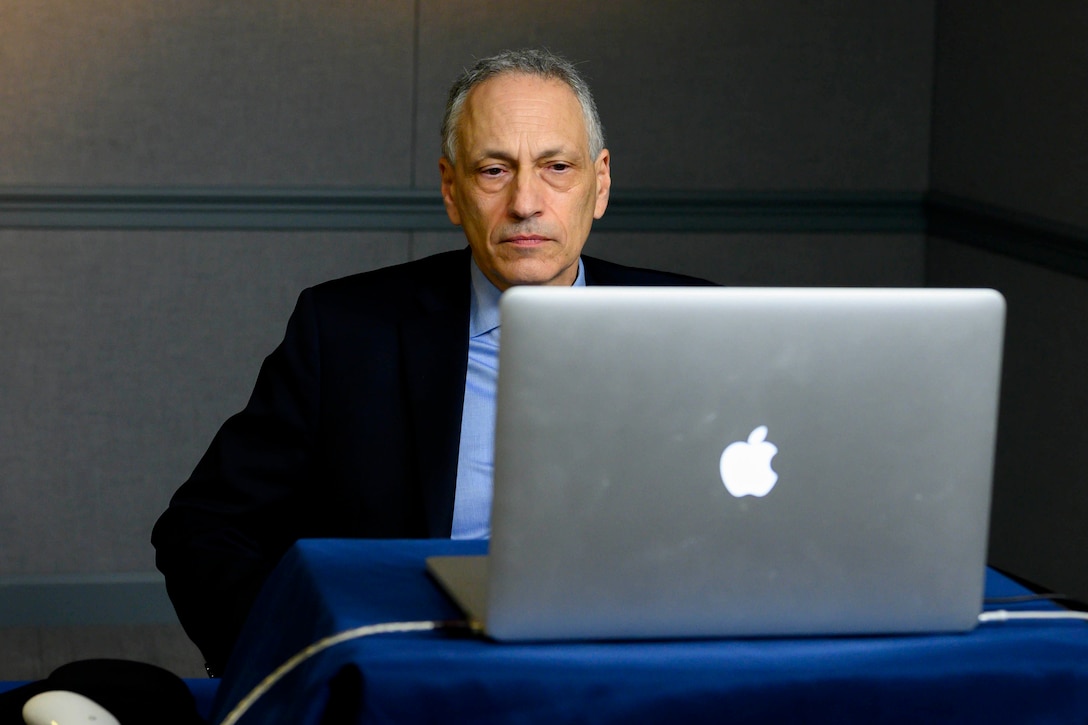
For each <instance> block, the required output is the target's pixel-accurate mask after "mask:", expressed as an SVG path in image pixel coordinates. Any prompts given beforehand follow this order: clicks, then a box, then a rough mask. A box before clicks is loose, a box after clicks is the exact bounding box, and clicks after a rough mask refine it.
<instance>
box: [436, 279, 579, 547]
mask: <svg viewBox="0 0 1088 725" xmlns="http://www.w3.org/2000/svg"><path fill="white" fill-rule="evenodd" d="M471 277H472V301H471V303H470V305H471V307H470V311H469V323H468V336H469V339H468V376H467V377H466V378H465V407H464V411H463V412H462V414H461V444H460V448H459V450H458V455H457V492H456V494H455V496H454V501H453V533H452V537H453V538H454V539H486V538H489V537H490V536H491V480H492V476H493V473H494V463H493V462H494V459H495V392H496V384H497V382H498V375H499V297H500V296H502V293H501V292H499V288H498V287H496V286H495V285H493V284H491V282H490V280H488V279H487V277H485V276H484V273H483V272H481V271H480V268H479V267H477V266H476V261H475V260H473V261H472V274H471ZM585 284H586V277H585V270H584V269H583V268H582V260H581V259H579V260H578V277H577V279H575V281H574V286H575V287H584V286H585Z"/></svg>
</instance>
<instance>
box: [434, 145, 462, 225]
mask: <svg viewBox="0 0 1088 725" xmlns="http://www.w3.org/2000/svg"><path fill="white" fill-rule="evenodd" d="M438 171H439V173H440V174H442V203H443V204H445V205H446V216H448V217H449V218H450V221H451V222H453V223H454V224H456V225H457V226H461V212H460V211H458V209H457V191H456V172H455V169H454V168H453V164H451V163H450V160H449V159H447V158H446V157H445V156H443V157H442V158H440V159H439V160H438Z"/></svg>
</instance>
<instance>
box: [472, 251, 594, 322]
mask: <svg viewBox="0 0 1088 725" xmlns="http://www.w3.org/2000/svg"><path fill="white" fill-rule="evenodd" d="M470 279H471V280H472V303H471V312H470V318H469V323H468V336H469V337H470V338H471V337H477V336H479V335H483V334H485V333H488V332H491V331H492V330H494V329H495V328H496V327H498V326H499V298H500V297H501V296H502V292H500V291H499V288H498V287H496V286H495V285H493V284H491V280H489V279H488V278H487V277H486V276H485V275H484V273H483V272H481V271H480V268H479V267H478V266H476V260H475V259H472V260H471V275H470ZM571 286H572V287H585V286H586V270H585V267H583V266H582V258H581V257H579V258H578V276H577V277H576V278H575V279H574V284H573V285H571Z"/></svg>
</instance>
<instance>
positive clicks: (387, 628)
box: [220, 622, 465, 725]
mask: <svg viewBox="0 0 1088 725" xmlns="http://www.w3.org/2000/svg"><path fill="white" fill-rule="evenodd" d="M464 625H465V623H464V622H389V623H386V624H368V625H365V626H363V627H356V628H355V629H347V630H344V631H343V632H338V633H337V634H333V635H329V636H328V637H325V638H324V639H320V640H318V641H317V642H314V643H313V644H311V645H310V646H308V647H306V648H305V649H303V650H302V651H300V652H299V653H298V654H296V655H295V656H294V657H292V658H291V659H289V660H287V661H286V662H284V663H283V664H282V665H280V666H279V667H277V668H276V669H275V670H274V671H273V672H272V673H271V674H270V675H268V677H265V678H264V679H263V680H261V682H260V684H258V685H257V686H256V687H254V688H253V689H252V690H250V691H249V694H248V695H246V696H245V697H243V698H242V699H241V701H239V703H238V704H237V705H235V706H234V709H233V710H231V711H230V713H229V714H228V715H227V716H226V717H225V718H223V720H222V722H221V723H220V725H235V723H237V722H238V720H239V719H240V718H241V717H242V715H245V714H246V711H248V710H249V708H250V707H252V706H253V703H255V702H257V700H259V699H260V698H261V697H263V696H264V694H265V693H266V692H268V690H269V689H271V688H272V686H273V685H275V684H276V683H277V682H279V681H280V680H281V679H283V677H284V676H285V675H286V674H287V673H289V672H290V671H291V670H293V669H295V668H296V667H298V666H299V665H301V664H302V663H303V662H305V661H306V660H308V659H310V658H311V657H313V656H314V655H316V654H317V653H318V652H323V651H325V650H327V649H328V648H329V647H335V646H336V645H338V644H340V643H342V642H347V641H349V640H353V639H360V638H362V637H369V636H371V635H374V634H391V633H395V632H426V631H429V630H434V629H440V628H442V627H452V626H464Z"/></svg>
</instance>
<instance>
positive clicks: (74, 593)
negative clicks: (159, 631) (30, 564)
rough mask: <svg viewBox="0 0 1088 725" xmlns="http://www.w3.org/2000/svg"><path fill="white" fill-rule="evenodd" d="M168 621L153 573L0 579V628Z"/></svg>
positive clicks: (170, 612)
mask: <svg viewBox="0 0 1088 725" xmlns="http://www.w3.org/2000/svg"><path fill="white" fill-rule="evenodd" d="M171 622H175V623H176V622H177V616H176V615H175V614H174V608H173V605H172V604H170V598H169V597H168V596H167V594H166V585H165V584H164V583H163V579H162V576H161V575H160V574H158V573H156V572H149V573H136V574H85V575H84V574H79V575H57V576H50V575H41V576H15V577H0V627H29V626H34V627H62V626H86V625H118V624H163V623H171Z"/></svg>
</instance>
